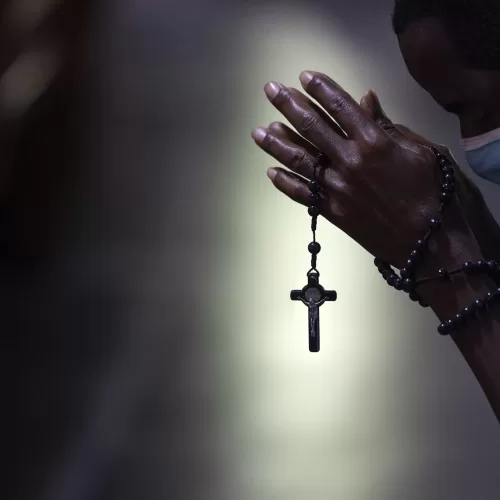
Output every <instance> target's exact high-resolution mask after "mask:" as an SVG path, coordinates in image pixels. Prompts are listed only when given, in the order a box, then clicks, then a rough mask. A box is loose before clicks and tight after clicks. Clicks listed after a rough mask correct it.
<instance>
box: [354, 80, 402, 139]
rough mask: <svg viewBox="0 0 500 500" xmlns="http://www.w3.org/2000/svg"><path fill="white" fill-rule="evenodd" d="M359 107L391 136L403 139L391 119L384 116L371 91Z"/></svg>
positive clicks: (378, 100)
mask: <svg viewBox="0 0 500 500" xmlns="http://www.w3.org/2000/svg"><path fill="white" fill-rule="evenodd" d="M360 106H361V107H362V108H363V109H364V110H365V111H367V112H368V114H369V116H370V118H371V119H372V120H374V121H375V123H377V125H379V126H380V127H381V128H382V129H384V130H385V131H386V132H387V133H389V134H391V135H392V136H396V137H398V138H403V137H404V135H403V134H402V133H401V132H400V131H399V130H398V129H397V128H396V126H395V125H394V124H393V123H392V121H391V119H390V118H389V117H388V116H387V115H386V114H385V111H384V110H383V108H382V105H381V104H380V99H379V98H378V96H377V94H376V93H375V91H374V90H373V89H370V90H369V91H368V92H367V93H366V94H365V95H364V96H363V97H362V98H361V102H360Z"/></svg>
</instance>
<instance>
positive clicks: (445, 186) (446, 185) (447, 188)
mask: <svg viewBox="0 0 500 500" xmlns="http://www.w3.org/2000/svg"><path fill="white" fill-rule="evenodd" d="M454 190H455V184H453V183H452V182H445V183H444V184H443V191H444V192H445V193H449V194H451V193H453V191H454Z"/></svg>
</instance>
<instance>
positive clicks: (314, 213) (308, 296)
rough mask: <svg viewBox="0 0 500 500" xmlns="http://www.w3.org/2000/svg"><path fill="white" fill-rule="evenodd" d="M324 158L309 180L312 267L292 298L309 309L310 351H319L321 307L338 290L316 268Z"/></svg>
mask: <svg viewBox="0 0 500 500" xmlns="http://www.w3.org/2000/svg"><path fill="white" fill-rule="evenodd" d="M323 159H324V155H323V154H322V153H320V154H319V156H318V157H317V158H316V161H315V163H314V168H313V178H312V180H311V181H310V182H309V185H308V187H309V191H310V193H309V208H308V212H309V215H310V216H311V230H312V234H313V240H312V241H311V243H309V246H308V247H307V248H308V250H309V252H310V254H311V269H309V271H308V272H307V285H306V286H305V287H304V288H302V290H292V291H291V292H290V298H291V299H292V300H300V301H302V302H303V303H304V304H305V305H306V306H307V307H308V309H309V314H308V320H309V351H310V352H318V351H319V307H320V306H321V305H322V304H323V303H324V302H326V301H327V300H330V301H334V300H337V292H335V291H333V290H331V291H328V290H325V289H324V288H323V287H322V286H321V285H320V284H319V271H318V270H317V269H316V265H317V260H318V254H319V252H320V250H321V246H320V244H319V243H318V242H317V241H316V227H317V225H318V215H319V208H318V202H319V194H318V193H319V189H320V186H319V183H318V170H319V169H320V168H321V166H322V165H321V163H322V161H323Z"/></svg>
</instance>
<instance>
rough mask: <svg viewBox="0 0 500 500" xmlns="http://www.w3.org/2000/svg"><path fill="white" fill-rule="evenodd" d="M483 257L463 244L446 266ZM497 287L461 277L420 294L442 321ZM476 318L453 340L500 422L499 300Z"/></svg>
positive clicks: (481, 279)
mask: <svg viewBox="0 0 500 500" xmlns="http://www.w3.org/2000/svg"><path fill="white" fill-rule="evenodd" d="M481 258H482V255H481V251H480V250H479V249H477V248H475V247H474V245H472V246H467V245H464V246H463V247H462V248H461V249H460V251H458V252H457V253H456V254H455V255H454V256H452V257H451V258H450V259H449V260H448V263H449V264H448V266H446V267H447V268H448V269H450V268H459V267H460V266H461V265H462V264H463V263H464V262H465V261H467V260H470V261H472V262H475V261H477V260H480V259H481ZM497 288H498V287H497V284H496V283H495V281H494V280H493V279H492V278H488V277H484V276H474V275H473V276H466V275H463V274H462V275H459V276H457V277H453V278H452V279H450V280H448V281H445V282H433V283H432V284H431V283H429V284H426V285H424V286H422V288H421V290H420V294H421V296H422V297H423V298H424V300H426V302H427V303H428V304H429V305H430V307H431V308H432V309H433V311H434V312H435V314H436V316H437V317H438V318H439V320H440V321H441V322H443V321H446V320H449V319H454V318H455V317H456V314H457V313H459V312H461V311H462V310H463V309H464V308H465V307H468V306H470V305H471V304H473V303H474V301H476V300H477V299H484V297H485V296H486V294H488V293H494V292H495V291H496V290H497ZM475 318H476V316H475V315H473V316H471V317H470V319H469V320H468V321H467V322H466V324H465V325H464V326H462V327H460V328H458V329H457V330H455V331H453V332H452V333H451V338H452V340H453V341H454V342H455V344H456V345H457V347H458V348H459V350H460V352H461V353H462V355H463V356H464V358H465V360H466V362H467V363H468V365H469V367H470V368H471V369H472V371H473V373H474V375H475V376H476V378H477V380H478V382H479V384H480V385H481V387H482V389H483V391H484V393H485V395H486V397H487V399H488V401H489V403H490V405H491V407H492V409H493V411H494V413H495V415H496V417H497V419H498V420H499V421H500V297H498V298H497V299H496V300H495V301H493V302H491V303H490V305H489V306H488V308H487V309H486V310H485V311H483V312H481V313H479V314H478V315H477V319H475ZM436 327H437V325H436Z"/></svg>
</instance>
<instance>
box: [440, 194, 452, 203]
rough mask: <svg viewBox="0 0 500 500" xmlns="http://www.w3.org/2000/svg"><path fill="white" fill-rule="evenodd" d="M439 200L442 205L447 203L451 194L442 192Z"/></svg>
mask: <svg viewBox="0 0 500 500" xmlns="http://www.w3.org/2000/svg"><path fill="white" fill-rule="evenodd" d="M440 199H441V201H442V202H444V203H448V202H449V201H450V200H451V193H446V192H442V193H441V196H440Z"/></svg>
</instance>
